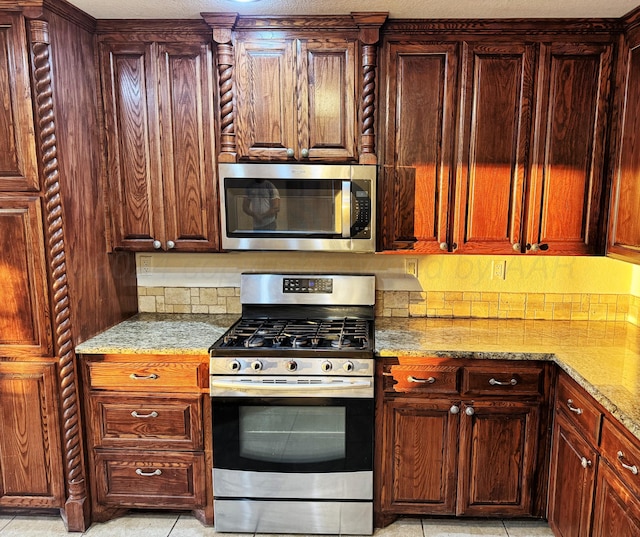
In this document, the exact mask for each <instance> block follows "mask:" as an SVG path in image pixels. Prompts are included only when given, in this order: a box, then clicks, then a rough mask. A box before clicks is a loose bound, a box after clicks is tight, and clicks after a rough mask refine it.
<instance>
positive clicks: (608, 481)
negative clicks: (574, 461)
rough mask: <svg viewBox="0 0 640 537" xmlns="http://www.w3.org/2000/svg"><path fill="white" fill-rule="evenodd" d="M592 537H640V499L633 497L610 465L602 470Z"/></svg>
mask: <svg viewBox="0 0 640 537" xmlns="http://www.w3.org/2000/svg"><path fill="white" fill-rule="evenodd" d="M591 535H592V537H614V536H615V537H638V535H640V499H638V498H637V497H636V496H635V495H633V494H632V493H631V492H630V491H629V489H628V488H627V487H626V486H625V485H624V483H623V482H622V481H621V480H620V478H619V477H618V476H617V475H616V473H615V472H614V471H613V470H612V469H611V468H610V467H609V465H608V464H606V463H604V462H603V463H602V464H601V465H600V468H599V469H598V484H597V487H596V500H595V514H594V521H593V532H592V534H591Z"/></svg>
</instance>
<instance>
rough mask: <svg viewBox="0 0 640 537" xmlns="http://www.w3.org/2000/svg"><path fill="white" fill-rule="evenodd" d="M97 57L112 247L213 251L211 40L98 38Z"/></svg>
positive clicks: (215, 230) (215, 228) (215, 232)
mask: <svg viewBox="0 0 640 537" xmlns="http://www.w3.org/2000/svg"><path fill="white" fill-rule="evenodd" d="M100 55H101V69H102V87H103V102H104V109H105V126H106V137H107V175H108V184H109V187H108V197H109V200H110V205H111V220H112V227H113V247H114V248H122V249H127V250H138V251H152V250H172V249H175V250H186V251H200V250H205V251H215V250H216V249H217V244H218V224H217V214H218V212H217V210H218V209H217V201H216V200H217V197H216V191H217V190H216V186H215V178H214V163H213V153H214V141H213V139H214V138H213V96H212V88H211V84H212V67H213V66H212V56H211V48H210V46H209V44H207V43H181V44H174V43H151V44H150V43H144V42H133V43H131V42H127V43H119V42H116V43H113V42H103V43H101V48H100Z"/></svg>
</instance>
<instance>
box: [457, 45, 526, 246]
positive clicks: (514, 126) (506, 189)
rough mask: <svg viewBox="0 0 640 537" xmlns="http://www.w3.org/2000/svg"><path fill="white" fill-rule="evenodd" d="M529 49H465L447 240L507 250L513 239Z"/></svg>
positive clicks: (521, 189)
mask: <svg viewBox="0 0 640 537" xmlns="http://www.w3.org/2000/svg"><path fill="white" fill-rule="evenodd" d="M534 58H535V50H534V48H533V46H531V45H473V44H472V45H465V48H464V69H463V96H462V101H461V102H462V107H461V110H460V118H461V120H460V121H461V123H460V127H461V129H462V132H461V145H460V147H459V151H458V163H457V171H456V208H455V225H454V232H453V237H454V242H455V243H456V244H457V248H458V249H457V251H458V252H459V253H469V252H476V253H483V252H491V253H505V254H507V253H513V245H514V244H516V243H518V242H519V241H520V227H521V213H522V207H523V192H524V179H525V170H526V159H527V147H528V139H527V133H528V132H529V127H530V116H531V99H532V90H533V67H534Z"/></svg>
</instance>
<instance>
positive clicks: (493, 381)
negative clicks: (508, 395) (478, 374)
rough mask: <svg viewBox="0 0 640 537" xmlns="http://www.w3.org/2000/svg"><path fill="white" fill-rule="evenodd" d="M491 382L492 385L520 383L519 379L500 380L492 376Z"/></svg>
mask: <svg viewBox="0 0 640 537" xmlns="http://www.w3.org/2000/svg"><path fill="white" fill-rule="evenodd" d="M489 384H491V386H509V385H511V386H515V385H516V384H518V381H517V380H516V379H511V380H510V381H509V382H500V381H499V380H496V379H494V378H490V379H489Z"/></svg>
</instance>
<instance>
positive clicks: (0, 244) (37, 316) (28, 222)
mask: <svg viewBox="0 0 640 537" xmlns="http://www.w3.org/2000/svg"><path fill="white" fill-rule="evenodd" d="M43 248H44V238H43V235H42V215H41V213H40V201H39V200H38V199H37V198H35V197H22V198H21V197H10V196H9V195H0V275H1V277H2V300H0V354H4V355H5V356H6V355H14V356H16V355H17V356H20V355H25V354H31V355H42V354H48V353H49V351H50V347H51V344H50V337H51V334H50V329H49V319H48V315H49V302H48V299H47V297H48V290H47V287H46V276H45V274H46V268H45V260H44V253H43Z"/></svg>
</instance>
